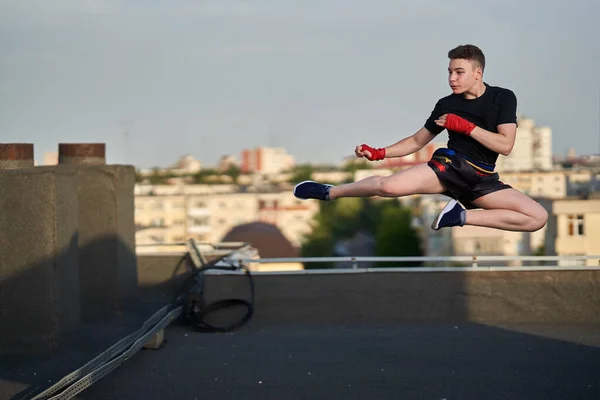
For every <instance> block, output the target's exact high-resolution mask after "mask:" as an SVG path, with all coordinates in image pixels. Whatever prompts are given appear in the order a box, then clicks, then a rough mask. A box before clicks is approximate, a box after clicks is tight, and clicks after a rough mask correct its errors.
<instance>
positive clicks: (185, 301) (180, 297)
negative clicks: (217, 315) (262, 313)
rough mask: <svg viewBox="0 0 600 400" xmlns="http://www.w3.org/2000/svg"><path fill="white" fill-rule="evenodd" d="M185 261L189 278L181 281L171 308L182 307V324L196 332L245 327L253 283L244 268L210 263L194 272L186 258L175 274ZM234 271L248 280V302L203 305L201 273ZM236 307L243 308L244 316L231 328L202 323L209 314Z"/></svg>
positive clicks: (223, 301) (187, 256)
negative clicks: (242, 273)
mask: <svg viewBox="0 0 600 400" xmlns="http://www.w3.org/2000/svg"><path fill="white" fill-rule="evenodd" d="M186 260H187V261H188V263H187V264H188V265H189V266H190V268H191V274H190V276H188V277H187V278H186V279H185V280H184V282H183V284H182V286H181V288H180V290H179V291H178V293H176V294H175V296H174V298H173V301H172V306H173V307H177V306H179V305H183V306H184V312H183V319H184V321H185V322H187V323H189V324H190V325H192V327H193V328H194V329H195V330H196V331H198V332H207V333H221V332H230V331H233V330H236V329H238V328H240V327H242V326H243V325H245V324H246V323H247V322H248V321H249V320H250V319H251V318H252V316H253V315H254V280H253V279H252V275H251V274H250V270H249V269H248V268H247V267H246V266H245V265H241V266H240V267H235V266H233V265H231V266H227V267H224V266H216V265H215V264H216V263H214V264H212V265H207V266H204V267H200V268H197V267H195V266H194V264H193V263H192V262H191V259H190V256H189V254H186V255H185V256H183V257H182V258H181V259H180V260H179V262H178V263H177V266H176V269H175V271H177V269H179V267H180V266H181V263H182V262H183V261H186ZM237 269H243V270H244V271H245V274H244V275H245V276H246V277H247V278H248V281H249V284H250V301H248V300H243V299H236V298H232V299H223V300H218V301H214V302H212V303H208V304H207V303H206V301H205V298H204V272H206V271H208V270H221V271H235V270H237ZM173 278H174V276H173ZM239 305H242V306H245V307H246V308H247V312H246V314H245V315H244V316H243V317H242V318H241V319H240V320H238V321H237V322H234V323H233V324H231V325H226V326H215V325H211V324H208V323H207V322H205V321H204V319H205V318H206V316H207V315H208V314H210V313H213V312H215V311H218V310H222V309H225V308H228V307H234V306H239Z"/></svg>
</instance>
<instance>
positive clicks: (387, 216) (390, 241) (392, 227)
mask: <svg viewBox="0 0 600 400" xmlns="http://www.w3.org/2000/svg"><path fill="white" fill-rule="evenodd" d="M411 221H412V213H411V211H410V210H409V209H407V208H404V207H401V206H400V205H398V206H397V207H385V208H384V209H383V211H382V213H381V218H380V224H379V226H378V229H377V233H376V234H375V239H376V246H375V252H376V254H377V256H378V257H419V256H422V255H423V252H422V250H421V238H420V237H419V235H418V233H417V231H416V230H415V229H414V228H413V227H412V226H411ZM378 264H379V265H378V267H386V266H387V267H390V266H393V264H392V263H378ZM420 264H421V263H417V262H411V265H413V266H414V265H420Z"/></svg>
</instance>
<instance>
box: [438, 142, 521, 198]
mask: <svg viewBox="0 0 600 400" xmlns="http://www.w3.org/2000/svg"><path fill="white" fill-rule="evenodd" d="M427 165H429V167H430V168H431V169H432V170H433V171H434V172H435V174H436V175H437V177H438V179H439V180H440V182H441V183H442V185H443V186H444V187H445V188H446V191H445V192H444V193H443V194H444V195H446V196H448V197H451V198H453V199H455V200H458V201H460V202H461V203H462V205H463V206H465V208H467V209H474V208H479V207H477V206H475V205H474V204H473V203H472V201H473V200H475V199H478V198H479V197H481V196H485V195H486V194H489V193H492V192H496V191H498V190H502V189H509V188H510V187H511V186H510V185H507V184H506V183H503V182H501V181H500V180H499V176H498V173H497V172H494V165H490V164H486V163H482V162H480V161H475V160H472V159H467V158H466V157H465V156H464V155H462V154H459V153H457V152H455V151H454V150H450V149H446V148H441V149H437V150H436V151H435V153H433V156H432V157H431V160H429V161H428V162H427Z"/></svg>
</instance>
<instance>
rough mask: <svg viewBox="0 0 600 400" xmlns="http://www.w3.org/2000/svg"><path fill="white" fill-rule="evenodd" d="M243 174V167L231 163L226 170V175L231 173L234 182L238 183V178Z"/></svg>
mask: <svg viewBox="0 0 600 400" xmlns="http://www.w3.org/2000/svg"><path fill="white" fill-rule="evenodd" d="M240 174H241V169H240V167H238V166H237V165H233V164H232V165H230V166H229V168H227V171H225V175H229V176H230V177H231V179H233V183H237V180H238V178H239V176H240Z"/></svg>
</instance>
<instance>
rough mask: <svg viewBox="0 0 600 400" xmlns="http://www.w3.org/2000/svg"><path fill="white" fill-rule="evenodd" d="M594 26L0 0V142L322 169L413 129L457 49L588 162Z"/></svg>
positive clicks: (233, 4) (559, 4) (148, 0)
mask: <svg viewBox="0 0 600 400" xmlns="http://www.w3.org/2000/svg"><path fill="white" fill-rule="evenodd" d="M486 3H489V4H486ZM519 3H520V4H519ZM567 4H569V6H567ZM599 16H600V1H599V0H573V1H571V2H570V3H568V2H566V1H556V0H551V1H541V0H539V1H528V0H524V1H522V2H519V1H517V0H503V1H502V2H498V1H490V2H484V1H480V0H478V1H475V0H454V1H451V2H450V1H443V0H420V1H417V0H370V1H367V0H360V1H359V0H296V1H289V0H252V1H250V0H244V1H242V0H212V1H209V0H205V1H202V0H172V1H160V2H159V1H157V0H87V1H84V0H79V1H76V0H52V1H48V0H0V138H1V140H0V141H1V142H5V143H6V142H33V143H34V144H35V151H36V158H37V160H38V161H42V158H43V153H44V152H46V151H55V150H56V149H57V147H58V146H57V144H58V143H59V142H92V141H94V142H105V143H107V152H108V161H109V162H111V163H116V162H119V163H120V162H126V163H133V164H135V165H137V166H139V167H150V166H167V165H170V164H172V163H173V162H174V161H175V160H176V159H177V158H178V157H179V156H181V155H183V154H192V155H194V156H195V157H197V158H199V159H200V160H202V162H203V163H205V164H212V163H214V162H215V161H216V160H217V159H218V158H219V157H220V156H221V155H223V154H232V155H235V156H236V157H238V158H239V154H240V151H241V150H242V149H244V148H247V147H252V146H257V145H270V146H283V147H285V148H287V149H288V151H289V152H290V153H291V154H293V155H294V156H296V158H297V160H298V161H299V162H327V163H337V162H339V161H340V160H341V159H342V158H343V157H345V156H347V155H350V154H352V153H353V149H354V146H356V145H357V144H360V143H362V142H366V143H369V144H371V145H374V146H385V145H389V144H391V143H393V142H395V141H397V140H399V139H401V138H403V137H405V136H408V135H410V134H412V133H413V132H415V131H416V130H417V129H419V128H420V127H421V126H422V125H423V122H424V121H425V119H426V118H427V117H428V116H429V113H430V112H431V109H432V108H433V106H434V105H435V102H436V101H437V99H438V98H440V97H442V96H445V95H447V94H448V93H449V88H448V85H447V71H446V69H447V65H448V59H447V52H448V50H449V49H450V48H452V47H454V46H456V45H458V44H465V43H473V44H476V45H478V46H480V47H481V48H482V49H483V50H484V52H485V54H486V57H487V62H488V66H487V68H486V73H485V81H486V82H487V83H489V84H491V85H498V86H504V87H508V88H510V89H512V90H513V91H514V92H515V93H516V95H517V97H518V101H519V111H520V112H521V113H523V114H525V115H527V116H529V117H531V118H533V119H535V121H536V123H537V124H538V125H544V126H550V127H551V128H552V130H553V135H554V143H553V144H554V153H555V154H564V152H565V149H566V148H568V147H574V148H575V149H576V150H577V152H578V153H580V154H591V153H598V152H599V151H600V121H599V119H600V78H599V72H600V46H599V45H598V41H599V39H600V24H599V23H598V17H599ZM440 139H442V140H444V141H445V140H447V133H446V132H443V133H442V134H441V137H440Z"/></svg>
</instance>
